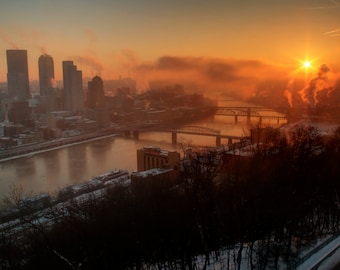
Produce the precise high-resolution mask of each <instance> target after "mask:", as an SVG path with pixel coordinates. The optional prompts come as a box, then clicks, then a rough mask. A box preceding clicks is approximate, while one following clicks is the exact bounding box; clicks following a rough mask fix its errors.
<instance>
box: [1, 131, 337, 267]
mask: <svg viewBox="0 0 340 270" xmlns="http://www.w3.org/2000/svg"><path fill="white" fill-rule="evenodd" d="M248 153H249V154H248V155H247V156H240V155H231V154H230V153H229V154H228V153H224V154H222V162H221V163H217V162H216V159H215V157H214V155H215V153H208V154H200V153H198V154H196V155H195V157H193V158H192V159H191V160H190V162H188V163H186V165H185V166H184V170H183V171H182V172H181V177H182V184H181V185H180V186H176V187H174V188H172V189H170V190H159V189H156V188H155V189H153V188H152V187H150V188H149V189H148V192H147V194H146V193H144V194H139V195H138V196H135V195H134V194H131V191H130V189H129V188H127V187H124V186H119V185H118V186H116V187H115V188H112V189H110V190H109V191H108V192H107V194H106V195H105V196H104V197H103V198H102V200H91V199H89V200H87V201H86V202H85V203H84V202H83V203H79V202H76V201H74V202H73V203H70V204H68V205H65V206H64V207H60V206H59V207H51V208H50V211H49V212H48V213H46V214H45V216H44V217H40V220H41V218H45V219H50V220H53V225H51V226H46V223H44V224H45V225H42V224H41V223H40V222H39V219H29V218H27V216H25V217H24V218H23V219H22V224H25V226H26V227H25V228H27V229H25V230H24V231H23V232H22V233H21V234H20V235H16V234H15V233H14V234H13V233H9V232H6V231H2V232H1V235H0V267H1V269H204V268H205V267H206V266H208V265H209V264H211V263H213V262H219V264H220V265H223V267H222V268H223V269H240V267H241V266H246V267H247V268H248V269H266V268H268V267H272V268H275V267H279V266H280V265H281V264H286V265H291V266H292V267H295V266H296V265H295V262H297V260H298V256H299V252H300V251H302V250H303V249H304V248H306V247H308V246H309V245H311V244H313V243H314V242H315V241H316V240H317V239H319V238H321V237H323V236H325V235H332V234H333V235H334V234H338V233H339V225H340V204H339V196H340V182H339V179H340V177H339V176H340V166H339V160H340V129H338V130H336V131H335V132H334V134H333V135H332V136H329V137H327V138H326V139H325V137H321V136H320V135H319V133H318V131H317V130H316V129H315V128H313V127H309V126H298V127H296V128H295V129H294V130H293V131H291V132H290V133H289V134H288V136H287V137H285V138H282V137H280V136H274V137H271V138H268V140H267V141H260V140H259V142H258V144H257V145H255V147H253V148H249V152H248ZM55 217H58V218H55Z"/></svg>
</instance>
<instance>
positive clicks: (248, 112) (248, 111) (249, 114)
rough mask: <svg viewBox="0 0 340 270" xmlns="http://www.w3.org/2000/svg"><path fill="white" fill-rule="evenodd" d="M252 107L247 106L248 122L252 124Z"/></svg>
mask: <svg viewBox="0 0 340 270" xmlns="http://www.w3.org/2000/svg"><path fill="white" fill-rule="evenodd" d="M250 117H251V109H250V108H247V124H250Z"/></svg>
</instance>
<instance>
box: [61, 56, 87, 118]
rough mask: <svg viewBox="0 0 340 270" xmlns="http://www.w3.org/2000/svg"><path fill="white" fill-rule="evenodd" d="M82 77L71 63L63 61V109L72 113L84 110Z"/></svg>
mask: <svg viewBox="0 0 340 270" xmlns="http://www.w3.org/2000/svg"><path fill="white" fill-rule="evenodd" d="M82 76H83V75H82V72H81V71H80V70H77V66H75V65H73V61H63V82H64V97H65V109H66V110H68V111H71V112H73V113H76V112H79V111H82V110H83V109H84V101H83V78H82Z"/></svg>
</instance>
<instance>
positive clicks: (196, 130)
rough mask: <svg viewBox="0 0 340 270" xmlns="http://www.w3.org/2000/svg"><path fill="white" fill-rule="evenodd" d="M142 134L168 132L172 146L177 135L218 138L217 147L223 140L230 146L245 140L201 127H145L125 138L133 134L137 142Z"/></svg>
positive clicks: (130, 131)
mask: <svg viewBox="0 0 340 270" xmlns="http://www.w3.org/2000/svg"><path fill="white" fill-rule="evenodd" d="M142 132H166V133H171V141H172V144H176V143H177V134H189V135H200V136H210V137H215V138H216V146H220V145H221V139H228V145H231V144H233V142H234V141H235V140H236V141H241V140H242V139H244V137H242V136H233V135H226V134H221V131H220V130H216V129H212V128H207V127H201V126H190V125H189V126H183V127H181V128H178V129H174V128H159V127H157V126H154V127H145V128H131V129H129V130H125V131H124V136H125V137H131V133H132V134H133V135H132V136H133V138H134V139H135V140H138V139H139V134H140V133H142Z"/></svg>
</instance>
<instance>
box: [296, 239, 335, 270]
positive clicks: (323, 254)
mask: <svg viewBox="0 0 340 270" xmlns="http://www.w3.org/2000/svg"><path fill="white" fill-rule="evenodd" d="M339 248H340V236H338V237H337V238H335V239H334V240H333V241H331V242H330V243H328V244H327V245H326V246H324V247H323V248H321V249H320V250H318V251H317V252H315V253H314V254H313V255H312V256H310V257H309V258H308V259H307V260H306V261H305V262H303V263H302V264H300V265H299V266H298V267H297V269H298V270H305V269H316V268H317V267H318V266H319V265H320V267H321V266H322V265H323V266H322V267H321V268H318V269H330V268H329V267H330V265H332V264H333V265H334V266H336V265H337V264H339V263H340V256H339V255H340V249H339ZM336 254H337V255H338V256H335V255H336Z"/></svg>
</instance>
